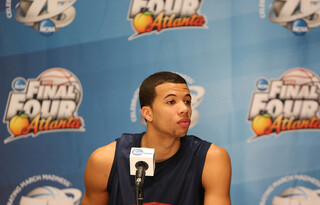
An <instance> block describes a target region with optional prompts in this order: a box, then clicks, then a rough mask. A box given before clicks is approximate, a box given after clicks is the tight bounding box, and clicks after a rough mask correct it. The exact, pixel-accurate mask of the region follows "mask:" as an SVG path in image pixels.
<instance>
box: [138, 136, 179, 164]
mask: <svg viewBox="0 0 320 205" xmlns="http://www.w3.org/2000/svg"><path fill="white" fill-rule="evenodd" d="M141 147H148V148H154V149H155V160H156V162H161V161H164V160H166V159H169V158H170V157H172V156H173V155H174V154H175V153H177V151H178V150H179V148H180V138H176V137H166V136H160V135H157V134H156V133H151V132H150V131H149V132H148V131H147V132H146V133H145V134H144V135H143V137H142V140H141Z"/></svg>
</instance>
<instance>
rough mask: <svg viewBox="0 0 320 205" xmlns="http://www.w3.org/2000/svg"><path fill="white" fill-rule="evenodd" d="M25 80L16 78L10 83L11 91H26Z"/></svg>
mask: <svg viewBox="0 0 320 205" xmlns="http://www.w3.org/2000/svg"><path fill="white" fill-rule="evenodd" d="M26 84H27V83H26V80H25V79H24V78H21V77H18V78H16V79H14V80H13V81H12V89H13V90H15V91H24V90H25V89H26Z"/></svg>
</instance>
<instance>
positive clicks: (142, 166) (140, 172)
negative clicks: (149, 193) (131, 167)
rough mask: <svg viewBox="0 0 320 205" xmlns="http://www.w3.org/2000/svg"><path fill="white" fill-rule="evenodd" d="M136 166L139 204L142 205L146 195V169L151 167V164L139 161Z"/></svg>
mask: <svg viewBox="0 0 320 205" xmlns="http://www.w3.org/2000/svg"><path fill="white" fill-rule="evenodd" d="M135 166H136V168H137V171H136V177H135V185H136V199H137V205H142V201H143V197H144V193H143V184H144V177H145V176H146V170H147V169H148V168H149V166H148V164H147V163H146V162H144V161H139V162H137V163H136V165H135Z"/></svg>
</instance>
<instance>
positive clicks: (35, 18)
mask: <svg viewBox="0 0 320 205" xmlns="http://www.w3.org/2000/svg"><path fill="white" fill-rule="evenodd" d="M75 2H76V0H32V1H31V0H21V1H20V2H19V3H18V5H17V6H16V7H17V8H18V10H17V12H16V14H15V18H16V20H17V21H18V22H21V23H24V24H25V25H26V26H31V27H32V28H34V29H35V30H37V31H39V32H40V33H41V34H43V35H45V36H49V35H51V34H53V33H54V32H56V31H57V30H59V29H61V28H63V27H66V26H68V25H69V24H71V23H72V21H73V20H74V18H75V16H76V10H75V8H74V7H73V4H74V3H75ZM6 6H7V8H6V13H7V18H12V10H11V0H7V2H6Z"/></svg>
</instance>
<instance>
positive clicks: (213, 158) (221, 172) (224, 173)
mask: <svg viewBox="0 0 320 205" xmlns="http://www.w3.org/2000/svg"><path fill="white" fill-rule="evenodd" d="M230 183H231V161H230V157H229V154H228V152H227V151H226V150H225V149H223V148H222V147H219V146H216V145H211V147H210V148H209V150H208V153H207V157H206V161H205V164H204V168H203V174H202V184H203V187H204V189H205V197H204V204H205V205H211V204H216V205H231V199H230Z"/></svg>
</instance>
